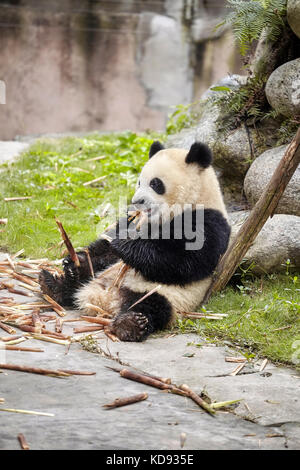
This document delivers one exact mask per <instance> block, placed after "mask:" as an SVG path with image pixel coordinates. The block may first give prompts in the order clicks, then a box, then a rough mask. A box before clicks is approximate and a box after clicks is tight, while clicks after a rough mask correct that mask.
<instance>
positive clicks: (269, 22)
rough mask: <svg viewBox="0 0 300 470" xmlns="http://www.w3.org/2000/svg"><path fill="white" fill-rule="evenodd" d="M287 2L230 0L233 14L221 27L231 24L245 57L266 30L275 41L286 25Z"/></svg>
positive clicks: (274, 0) (270, 38)
mask: <svg viewBox="0 0 300 470" xmlns="http://www.w3.org/2000/svg"><path fill="white" fill-rule="evenodd" d="M286 4H287V0H228V7H230V8H231V10H232V11H231V13H230V14H229V15H228V16H227V17H226V19H225V20H224V21H223V22H222V23H221V24H220V25H219V26H221V25H223V24H226V23H227V24H229V25H230V26H231V27H232V30H233V33H234V35H235V38H236V40H237V41H238V43H239V46H240V52H241V55H243V56H244V55H245V54H246V53H247V51H248V50H249V47H250V46H251V44H252V42H253V41H254V40H258V39H259V37H260V35H261V33H262V32H263V31H264V30H265V31H266V33H267V38H268V39H269V40H272V41H275V40H276V39H277V38H278V37H279V36H280V34H281V32H282V29H283V28H284V25H285V16H286Z"/></svg>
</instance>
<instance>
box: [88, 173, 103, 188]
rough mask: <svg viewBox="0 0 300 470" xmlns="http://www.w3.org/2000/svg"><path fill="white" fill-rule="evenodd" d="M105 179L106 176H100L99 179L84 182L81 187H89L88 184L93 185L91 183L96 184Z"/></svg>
mask: <svg viewBox="0 0 300 470" xmlns="http://www.w3.org/2000/svg"><path fill="white" fill-rule="evenodd" d="M105 178H106V175H104V176H100V177H99V178H95V179H93V180H91V181H86V182H85V183H83V186H89V185H90V184H93V183H98V181H102V180H104V179H105Z"/></svg>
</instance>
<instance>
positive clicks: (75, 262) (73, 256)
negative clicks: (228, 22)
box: [55, 218, 80, 268]
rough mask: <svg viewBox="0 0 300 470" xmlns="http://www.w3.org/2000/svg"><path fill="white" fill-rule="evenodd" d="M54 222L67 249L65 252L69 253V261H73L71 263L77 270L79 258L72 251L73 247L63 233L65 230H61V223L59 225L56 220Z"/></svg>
mask: <svg viewBox="0 0 300 470" xmlns="http://www.w3.org/2000/svg"><path fill="white" fill-rule="evenodd" d="M55 221H56V223H57V226H58V228H59V231H60V233H61V236H62V239H63V241H64V242H65V245H66V247H67V250H68V252H69V255H70V258H71V260H72V261H73V263H74V264H75V266H76V267H77V268H79V266H80V261H79V258H78V255H77V253H76V251H75V250H74V247H73V245H72V243H71V240H70V238H69V237H68V235H67V234H66V231H65V229H64V228H63V225H62V223H61V222H60V221H59V220H58V219H57V218H55Z"/></svg>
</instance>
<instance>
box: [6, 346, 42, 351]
mask: <svg viewBox="0 0 300 470" xmlns="http://www.w3.org/2000/svg"><path fill="white" fill-rule="evenodd" d="M5 349H7V350H8V351H24V352H44V349H40V348H28V347H25V346H11V345H10V344H9V345H5Z"/></svg>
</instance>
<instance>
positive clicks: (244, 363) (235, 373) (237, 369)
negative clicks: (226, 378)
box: [228, 361, 246, 377]
mask: <svg viewBox="0 0 300 470" xmlns="http://www.w3.org/2000/svg"><path fill="white" fill-rule="evenodd" d="M245 365H246V361H245V362H243V363H242V364H240V365H239V366H237V367H236V368H235V369H234V370H233V371H232V372H230V374H228V375H231V376H232V377H234V376H235V375H237V374H238V373H239V372H241V370H242V369H244V367H245Z"/></svg>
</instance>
